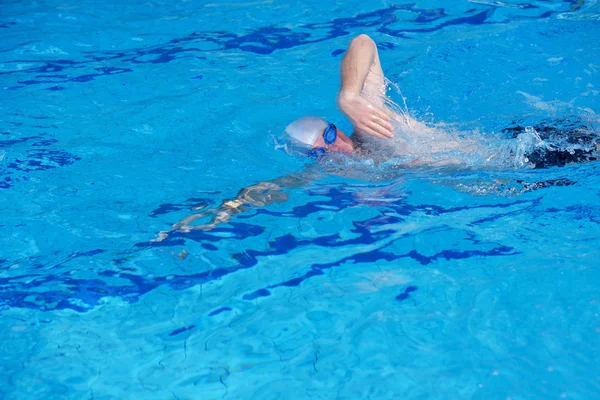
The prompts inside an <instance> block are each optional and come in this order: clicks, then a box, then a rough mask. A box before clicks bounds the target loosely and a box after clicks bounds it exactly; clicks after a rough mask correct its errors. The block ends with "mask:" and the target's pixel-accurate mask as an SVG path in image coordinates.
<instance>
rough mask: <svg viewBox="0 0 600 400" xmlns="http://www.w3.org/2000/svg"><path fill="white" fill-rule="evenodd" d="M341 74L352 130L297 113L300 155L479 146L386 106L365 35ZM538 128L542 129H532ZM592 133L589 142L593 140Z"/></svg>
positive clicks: (234, 206)
mask: <svg viewBox="0 0 600 400" xmlns="http://www.w3.org/2000/svg"><path fill="white" fill-rule="evenodd" d="M341 78H342V79H341V80H342V82H341V87H340V91H339V93H338V95H337V105H338V107H339V108H340V110H341V111H342V112H343V113H344V114H345V115H346V117H348V119H349V120H350V122H351V123H352V126H353V129H354V134H353V135H352V137H350V136H348V135H346V134H345V133H344V132H343V131H341V130H340V129H339V128H337V127H336V125H335V124H334V123H332V122H330V121H326V120H325V119H323V118H320V117H315V116H305V117H302V118H299V119H297V120H295V121H294V122H292V123H290V124H289V125H288V126H287V127H286V128H285V135H286V136H287V138H288V139H289V141H290V144H291V146H293V147H295V148H296V149H299V150H300V152H301V153H303V154H304V155H307V156H309V157H313V158H317V159H319V158H321V157H323V156H324V155H326V154H333V153H339V154H345V155H350V154H353V153H361V155H368V154H369V153H370V154H376V155H377V156H378V158H379V159H389V158H393V157H404V159H406V155H407V154H410V155H414V156H413V157H411V158H409V164H402V166H403V167H414V166H433V167H440V166H441V167H448V166H464V163H463V161H462V160H460V159H457V158H453V157H451V156H450V157H441V159H440V158H437V159H433V158H432V157H431V154H434V153H437V154H438V155H439V154H441V155H446V154H451V153H452V152H463V153H468V152H471V151H475V150H476V147H477V146H478V145H480V143H477V142H475V141H470V140H468V139H466V138H462V139H461V140H460V141H458V140H456V139H455V138H449V137H448V136H446V137H444V132H441V131H440V130H438V129H435V128H431V127H428V126H426V125H425V124H423V123H421V122H419V121H417V120H415V119H413V118H412V117H410V116H409V115H408V113H406V112H403V111H401V110H399V108H398V107H390V106H389V105H390V102H389V101H388V99H387V97H386V88H387V84H386V80H385V77H384V74H383V70H382V67H381V62H380V60H379V54H378V51H377V45H376V44H375V42H374V41H373V40H372V39H371V38H370V37H369V36H367V35H365V34H362V35H358V36H357V37H355V38H354V39H352V41H351V42H350V45H349V47H348V50H347V51H346V55H345V56H344V58H343V60H342V64H341ZM391 104H392V105H393V103H391ZM392 108H393V109H392ZM512 129H515V131H516V132H517V133H520V132H521V131H525V129H524V128H520V127H517V128H512ZM519 129H520V130H521V131H519ZM544 129H546V128H541V129H538V130H540V131H543V130H544ZM399 136H401V137H399ZM596 138H597V137H596ZM596 138H594V139H593V141H596V140H597V139H596ZM388 143H389V145H387V144H388ZM418 149H425V151H423V152H421V153H419V152H418V151H417V150H418ZM596 151H597V149H596ZM536 152H538V153H536ZM554 153H555V154H554V155H553V157H554V160H555V165H565V164H566V163H569V162H581V161H584V160H588V161H589V160H594V159H595V158H593V157H592V156H593V154H592V151H590V152H587V151H586V152H582V151H579V152H576V153H572V152H571V153H569V152H566V151H558V152H554ZM573 154H575V156H576V157H574V156H573ZM528 155H530V156H533V157H535V158H537V160H538V162H537V164H539V166H540V167H546V166H548V165H546V164H544V163H543V162H544V161H547V160H549V159H550V158H549V157H547V155H546V154H539V149H536V150H535V151H534V152H533V153H531V154H528ZM319 176H321V172H320V171H318V170H316V169H314V168H313V169H311V168H308V169H306V170H304V171H303V172H300V173H298V174H296V175H289V176H284V177H280V178H276V179H273V180H271V181H267V182H260V183H258V184H255V185H252V186H248V187H246V188H243V189H242V190H240V191H239V192H238V194H237V196H236V197H235V198H234V199H229V200H225V201H224V202H223V203H222V204H221V205H219V206H218V207H217V208H214V209H207V210H203V206H200V207H197V208H195V209H196V210H198V211H200V210H201V212H198V213H195V214H192V215H190V216H188V217H186V218H184V219H183V220H181V221H180V222H178V223H176V224H175V225H173V226H172V227H171V229H170V230H168V231H163V232H160V233H159V235H158V238H156V239H154V241H162V240H165V239H166V238H168V236H169V234H170V233H171V232H184V233H185V232H190V231H192V230H210V229H213V228H214V227H216V226H217V225H219V224H221V223H224V222H228V221H229V220H230V219H231V217H232V216H233V215H235V214H238V213H240V212H243V211H246V210H247V209H248V208H250V207H263V206H266V205H268V204H272V203H275V202H283V201H286V200H287V197H288V195H287V193H285V192H283V189H291V188H295V187H300V186H304V185H306V184H308V183H309V182H311V181H312V180H314V179H316V178H318V177H319ZM528 185H530V186H531V187H532V188H533V189H535V188H541V187H545V186H544V185H543V184H540V183H534V184H528ZM533 189H532V190H533ZM207 217H209V218H210V222H207V223H204V224H201V225H192V223H193V222H195V221H197V220H199V219H204V218H207Z"/></svg>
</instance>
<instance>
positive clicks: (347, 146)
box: [329, 129, 354, 154]
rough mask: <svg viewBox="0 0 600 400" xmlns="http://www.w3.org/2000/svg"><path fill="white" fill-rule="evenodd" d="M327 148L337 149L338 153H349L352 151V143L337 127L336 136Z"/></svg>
mask: <svg viewBox="0 0 600 400" xmlns="http://www.w3.org/2000/svg"><path fill="white" fill-rule="evenodd" d="M329 148H330V149H331V150H335V151H339V152H340V153H345V154H350V153H352V152H353V151H354V143H352V139H350V138H349V137H348V136H346V134H345V133H344V132H342V131H340V130H339V129H338V130H337V138H336V140H335V142H333V143H332V144H331V145H330V146H329Z"/></svg>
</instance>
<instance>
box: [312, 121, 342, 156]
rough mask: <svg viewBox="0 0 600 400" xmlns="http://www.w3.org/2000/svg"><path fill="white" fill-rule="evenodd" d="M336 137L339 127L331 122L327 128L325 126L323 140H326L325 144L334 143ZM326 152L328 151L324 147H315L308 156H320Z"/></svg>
mask: <svg viewBox="0 0 600 400" xmlns="http://www.w3.org/2000/svg"><path fill="white" fill-rule="evenodd" d="M336 139H337V128H336V127H335V125H334V124H332V123H331V122H330V123H329V125H327V128H325V131H323V140H325V144H333V143H334V142H335V140H336ZM325 153H327V150H325V149H324V148H323V147H315V148H314V149H311V150H309V152H308V156H309V157H312V158H319V157H321V156H322V155H324V154H325Z"/></svg>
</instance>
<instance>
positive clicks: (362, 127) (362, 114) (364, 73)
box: [337, 34, 394, 139]
mask: <svg viewBox="0 0 600 400" xmlns="http://www.w3.org/2000/svg"><path fill="white" fill-rule="evenodd" d="M368 80H371V81H374V80H377V81H379V80H380V84H381V85H382V86H383V71H382V69H381V63H380V62H379V55H378V52H377V45H376V44H375V42H374V41H373V40H372V39H371V38H370V37H369V36H367V35H364V34H363V35H358V36H357V37H355V38H354V39H352V41H351V42H350V46H348V50H347V52H346V55H345V56H344V59H343V60H342V86H341V89H340V92H339V94H338V98H337V101H338V106H339V107H340V109H341V110H342V111H343V112H344V114H346V116H347V117H348V118H349V119H350V121H351V122H352V124H353V125H354V129H355V130H357V131H358V132H359V133H366V134H369V135H373V136H376V137H379V138H382V139H385V138H391V137H393V136H394V134H393V127H392V124H391V123H390V117H389V116H388V115H387V114H386V113H385V112H383V110H378V109H377V108H376V107H374V106H373V105H372V104H371V103H370V102H369V101H368V100H366V99H365V98H363V97H362V96H361V95H360V94H361V92H362V90H363V88H364V87H365V84H366V83H369V82H368ZM383 95H385V91H384V92H383Z"/></svg>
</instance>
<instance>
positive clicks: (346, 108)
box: [337, 91, 394, 139]
mask: <svg viewBox="0 0 600 400" xmlns="http://www.w3.org/2000/svg"><path fill="white" fill-rule="evenodd" d="M337 100H338V106H339V107H340V109H341V110H342V112H343V113H344V114H346V116H347V117H348V118H349V119H350V121H351V122H352V124H353V125H354V128H355V129H356V130H358V131H361V132H364V133H367V134H369V135H372V136H375V137H378V138H380V139H390V138H392V137H394V132H393V129H394V128H393V126H392V124H391V122H390V117H389V116H388V115H387V114H386V113H384V112H383V111H381V110H378V109H377V108H375V107H374V106H373V105H372V104H371V103H369V101H368V100H366V99H365V98H363V97H362V96H360V95H359V94H355V93H351V92H347V91H341V92H340V94H339V96H338V99H337Z"/></svg>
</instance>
